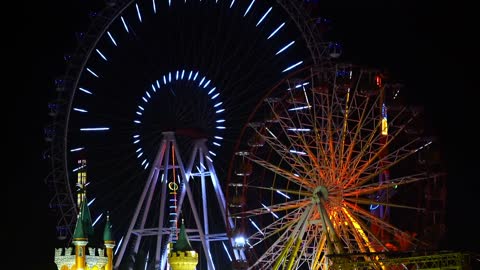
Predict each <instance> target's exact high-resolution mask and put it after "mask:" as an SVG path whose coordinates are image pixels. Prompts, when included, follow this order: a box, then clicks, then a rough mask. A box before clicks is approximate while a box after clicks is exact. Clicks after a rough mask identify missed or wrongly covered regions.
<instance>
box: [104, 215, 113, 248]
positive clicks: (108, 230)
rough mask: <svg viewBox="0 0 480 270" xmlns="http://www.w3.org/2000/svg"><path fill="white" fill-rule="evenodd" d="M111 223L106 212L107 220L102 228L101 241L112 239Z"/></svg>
mask: <svg viewBox="0 0 480 270" xmlns="http://www.w3.org/2000/svg"><path fill="white" fill-rule="evenodd" d="M111 228H112V224H111V223H110V213H108V212H107V221H106V222H105V228H104V229H103V241H113V240H114V239H113V236H112V229H111Z"/></svg>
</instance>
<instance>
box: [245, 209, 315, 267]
mask: <svg viewBox="0 0 480 270" xmlns="http://www.w3.org/2000/svg"><path fill="white" fill-rule="evenodd" d="M312 210H313V205H310V206H307V207H306V208H305V209H303V211H302V213H299V214H300V215H299V216H297V217H298V219H297V220H295V222H294V223H291V224H290V225H289V226H288V227H286V229H285V231H284V232H283V234H282V235H281V236H280V237H279V238H278V239H277V240H276V241H275V243H274V244H273V245H271V246H270V248H269V249H268V250H267V252H265V253H264V254H263V256H261V257H260V258H259V259H258V261H257V263H256V264H255V265H253V266H252V267H255V266H256V265H262V267H261V269H268V268H269V269H278V268H279V266H280V264H282V263H284V261H288V266H287V268H286V269H291V267H292V266H293V264H294V262H295V258H292V257H291V256H295V255H296V254H297V252H298V250H299V248H300V244H301V243H302V239H303V235H304V234H305V232H306V229H307V227H308V226H307V225H308V220H309V218H310V215H311V212H312ZM272 255H275V256H274V258H271V256H272ZM272 263H273V265H272ZM267 265H268V268H265V267H267Z"/></svg>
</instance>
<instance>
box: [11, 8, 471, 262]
mask: <svg viewBox="0 0 480 270" xmlns="http://www.w3.org/2000/svg"><path fill="white" fill-rule="evenodd" d="M93 2H94V1H87V0H83V1H81V0H68V1H64V0H63V1H62V0H50V1H33V3H28V4H23V3H22V6H21V7H19V8H18V9H17V10H16V11H15V13H17V15H19V16H20V18H21V19H19V18H18V17H17V19H16V20H11V21H9V22H7V24H8V25H5V24H4V27H12V26H13V27H14V29H16V31H15V32H14V35H13V36H14V37H15V39H14V45H15V49H16V50H18V52H16V53H15V54H12V55H10V54H11V52H9V51H4V54H6V55H7V57H8V56H10V57H12V58H13V56H14V55H15V58H14V63H15V74H16V76H18V79H17V80H16V83H14V84H12V83H10V86H9V88H6V89H5V88H4V92H3V93H4V95H5V93H7V92H9V93H12V92H14V93H15V103H14V104H15V105H14V109H13V110H9V112H8V114H7V116H8V118H9V121H12V122H13V123H12V124H11V125H9V126H10V127H11V126H13V132H12V129H11V128H9V129H8V133H9V136H11V135H10V134H12V133H13V137H14V143H8V144H9V145H7V147H8V149H9V151H6V154H4V158H6V159H9V160H14V164H13V166H15V167H14V169H15V173H14V174H13V176H8V177H7V176H6V175H11V174H10V173H8V174H5V173H4V177H3V178H4V181H8V203H7V208H8V216H6V217H4V218H6V219H8V224H9V227H11V228H12V229H13V230H11V229H10V230H8V231H5V233H4V234H8V240H7V243H8V245H9V246H10V247H9V248H12V249H15V255H16V256H17V254H18V255H20V254H22V255H23V256H25V255H26V254H29V255H28V257H29V258H28V261H30V262H31V263H32V265H35V266H38V267H40V268H38V269H55V266H54V264H53V252H54V245H55V244H54V243H55V242H54V239H55V231H54V221H53V216H52V215H50V214H49V210H48V201H49V199H50V197H49V195H48V190H47V186H46V185H45V184H44V178H45V176H46V175H47V173H48V171H49V166H48V163H47V160H44V159H43V158H42V152H43V151H44V149H46V143H45V142H44V140H43V127H44V125H45V124H46V123H48V120H49V119H48V115H47V113H48V108H47V104H48V101H50V100H51V99H52V98H53V97H54V95H53V94H54V82H53V81H54V78H55V77H56V76H58V75H61V74H63V72H64V61H63V55H64V54H65V53H66V52H69V51H72V50H73V49H74V48H75V35H74V33H75V32H76V31H84V30H86V27H87V26H88V19H87V14H88V12H89V10H91V8H92V7H93V6H94V5H93V4H92V3H93ZM97 2H103V1H97ZM318 2H320V3H319V4H318V6H317V10H318V11H319V12H320V14H322V15H323V16H325V17H327V18H330V19H332V21H333V23H332V26H333V32H334V33H332V34H331V35H332V38H336V39H337V40H339V41H340V42H342V43H343V44H344V50H345V54H346V57H349V58H351V59H352V60H353V61H355V62H358V63H363V64H367V65H374V66H381V67H385V68H387V69H388V70H390V71H391V73H392V74H393V75H394V76H395V77H396V78H401V80H402V81H403V82H404V84H405V85H407V86H408V88H409V89H410V90H409V91H410V96H411V97H412V98H413V99H414V100H415V101H416V102H419V103H420V104H423V105H424V106H425V111H426V112H427V117H429V124H430V128H431V129H432V130H434V131H435V132H436V133H437V134H438V135H439V137H438V138H439V140H440V142H441V145H442V148H443V150H444V153H445V157H446V161H447V162H446V164H447V165H446V166H447V170H448V175H449V176H448V199H447V200H448V206H447V220H448V221H447V230H448V236H447V242H448V244H447V246H446V249H450V250H460V251H477V252H478V251H479V246H480V245H479V243H480V236H479V235H480V233H479V231H478V228H480V224H479V222H478V221H474V219H477V220H478V213H479V207H480V203H479V201H478V196H477V193H478V192H477V191H478V186H479V185H478V182H479V181H480V177H479V176H478V173H477V172H476V171H477V170H478V166H479V158H478V154H477V152H478V150H480V149H479V147H478V143H477V142H476V141H478V136H477V135H476V134H478V133H477V132H475V131H474V130H473V129H472V128H474V127H475V126H477V127H476V128H478V120H477V119H478V118H477V114H478V109H477V108H478V101H477V96H478V95H479V93H478V92H479V91H480V89H479V87H478V83H477V81H478V74H476V73H475V70H478V59H479V58H478V50H479V49H478V48H479V47H478V46H475V44H474V43H473V40H474V39H475V38H477V37H476V34H478V30H477V29H474V26H473V25H474V22H475V21H476V18H475V17H474V16H472V15H471V14H472V13H473V12H471V10H473V8H472V7H469V6H467V5H466V4H464V3H462V1H454V3H455V4H454V5H449V6H446V5H445V4H443V3H440V2H442V1H430V0H427V1H421V2H424V3H423V4H421V5H418V4H417V3H416V2H417V1H355V2H356V3H355V4H354V3H352V2H354V1H351V2H350V1H325V0H321V1H318ZM329 2H335V3H329ZM384 2H389V3H390V4H385V3H384ZM360 3H362V4H360ZM5 12H7V11H5ZM8 12H10V11H8ZM12 12H13V10H12ZM477 16H478V15H477ZM4 68H5V66H4ZM4 99H5V97H4ZM4 102H6V101H4ZM12 153H13V154H14V157H15V158H14V159H13V158H12V157H11V154H12ZM8 169H9V168H7V170H8ZM34 243H35V244H40V245H41V243H44V246H43V247H38V246H37V248H34V246H33V245H34ZM20 268H22V267H20Z"/></svg>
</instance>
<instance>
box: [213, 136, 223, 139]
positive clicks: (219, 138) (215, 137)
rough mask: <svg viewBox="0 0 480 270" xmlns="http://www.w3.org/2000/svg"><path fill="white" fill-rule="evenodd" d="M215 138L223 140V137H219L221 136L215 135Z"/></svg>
mask: <svg viewBox="0 0 480 270" xmlns="http://www.w3.org/2000/svg"><path fill="white" fill-rule="evenodd" d="M214 138H215V139H217V140H223V137H219V136H215V137H214Z"/></svg>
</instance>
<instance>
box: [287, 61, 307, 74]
mask: <svg viewBox="0 0 480 270" xmlns="http://www.w3.org/2000/svg"><path fill="white" fill-rule="evenodd" d="M302 63H303V61H300V62H298V63H295V64H293V65H291V66H289V67H288V68H286V69H284V70H283V71H282V73H283V72H286V71H289V70H291V69H292V68H295V67H298V66H299V65H301V64H302Z"/></svg>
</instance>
